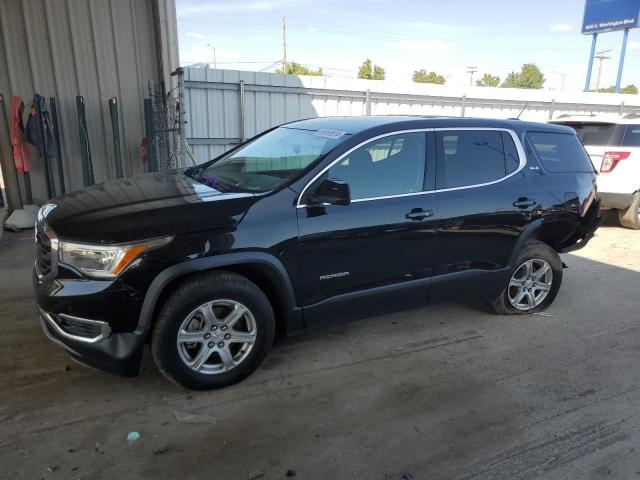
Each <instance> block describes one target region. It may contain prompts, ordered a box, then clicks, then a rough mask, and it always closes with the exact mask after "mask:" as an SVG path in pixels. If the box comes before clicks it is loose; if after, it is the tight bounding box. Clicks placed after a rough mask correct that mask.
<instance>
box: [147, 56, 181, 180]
mask: <svg viewBox="0 0 640 480" xmlns="http://www.w3.org/2000/svg"><path fill="white" fill-rule="evenodd" d="M171 76H176V77H177V79H178V82H177V86H176V87H174V88H172V89H171V90H169V91H167V90H166V87H165V84H164V82H161V83H160V84H159V85H157V84H154V83H153V82H149V85H148V90H149V92H148V94H149V96H148V98H146V99H145V100H144V107H145V108H144V110H145V129H146V139H147V145H146V147H147V151H146V154H147V155H146V158H147V164H148V165H147V169H148V170H149V171H150V172H158V171H160V172H163V171H167V170H171V169H174V168H181V167H186V166H187V156H188V152H187V150H188V146H187V142H186V131H185V126H186V118H185V108H184V72H183V69H182V68H178V69H177V70H176V71H174V72H172V73H171ZM143 156H144V155H143Z"/></svg>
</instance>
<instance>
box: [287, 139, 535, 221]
mask: <svg viewBox="0 0 640 480" xmlns="http://www.w3.org/2000/svg"><path fill="white" fill-rule="evenodd" d="M461 130H462V131H469V130H471V131H473V130H476V131H495V132H507V133H508V134H509V135H511V138H512V140H513V143H514V144H515V146H516V151H517V152H518V162H519V164H518V168H517V169H516V170H514V171H513V172H511V173H510V174H508V175H505V176H504V177H502V178H499V179H497V180H492V181H491V182H485V183H477V184H473V185H465V186H462V187H452V188H442V189H439V190H438V189H435V190H425V191H423V192H411V193H400V194H396V195H387V196H382V197H368V198H358V199H356V200H351V203H359V202H370V201H373V200H386V199H390V198H401V197H412V196H415V195H428V194H432V193H440V192H452V191H456V190H466V189H469V188H479V187H486V186H489V185H494V184H496V183H500V182H503V181H505V180H507V179H509V178H511V177H513V176H514V175H516V174H518V173H520V172H521V171H522V170H523V169H524V167H525V166H526V165H527V158H526V156H525V153H524V147H523V146H522V142H521V141H520V138H519V137H518V135H517V134H516V132H515V131H514V130H511V129H510V128H501V127H441V128H417V129H410V130H397V131H394V132H387V133H383V134H381V135H377V136H375V137H371V138H369V139H367V140H364V141H362V142H360V143H359V144H358V145H355V146H354V147H352V148H350V149H349V150H347V151H346V152H345V153H343V154H342V155H340V156H339V157H338V158H336V159H335V160H334V161H333V162H331V163H330V164H329V165H327V166H326V167H324V168H323V169H322V170H320V172H319V173H318V174H316V175H315V176H314V177H313V178H312V179H311V180H310V181H309V182H307V184H306V185H305V186H304V188H303V189H302V192H301V193H300V195H299V196H298V200H297V202H296V208H306V207H308V205H305V204H301V203H300V201H301V200H302V197H304V194H305V193H306V191H307V189H308V188H309V187H310V186H311V185H312V184H313V183H314V182H315V181H316V180H317V179H318V178H320V177H321V176H322V175H323V174H324V173H325V172H326V171H327V170H329V169H330V168H331V167H333V166H334V165H335V164H336V163H338V162H339V161H341V160H343V159H344V158H345V157H346V156H348V155H349V154H350V153H352V152H353V151H354V150H357V149H358V148H360V147H362V146H363V145H366V144H368V143H370V142H373V141H375V140H378V139H380V138H384V137H389V136H392V135H401V134H403V133H418V132H448V131H461Z"/></svg>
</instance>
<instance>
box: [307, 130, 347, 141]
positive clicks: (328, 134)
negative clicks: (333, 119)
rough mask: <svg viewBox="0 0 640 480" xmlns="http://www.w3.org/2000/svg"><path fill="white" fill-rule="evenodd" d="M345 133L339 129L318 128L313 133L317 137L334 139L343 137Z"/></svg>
mask: <svg viewBox="0 0 640 480" xmlns="http://www.w3.org/2000/svg"><path fill="white" fill-rule="evenodd" d="M346 134H347V132H342V131H340V130H318V131H317V132H316V133H314V135H316V136H318V137H325V138H333V139H334V140H335V139H336V138H340V137H343V136H344V135H346Z"/></svg>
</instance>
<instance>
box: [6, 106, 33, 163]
mask: <svg viewBox="0 0 640 480" xmlns="http://www.w3.org/2000/svg"><path fill="white" fill-rule="evenodd" d="M23 110H24V103H22V100H21V99H20V97H17V96H15V95H14V96H13V98H12V99H11V145H12V147H13V161H14V162H16V171H17V172H18V173H28V172H29V171H30V170H31V162H30V161H29V149H28V148H27V144H26V143H25V140H24V124H23V123H22V112H23Z"/></svg>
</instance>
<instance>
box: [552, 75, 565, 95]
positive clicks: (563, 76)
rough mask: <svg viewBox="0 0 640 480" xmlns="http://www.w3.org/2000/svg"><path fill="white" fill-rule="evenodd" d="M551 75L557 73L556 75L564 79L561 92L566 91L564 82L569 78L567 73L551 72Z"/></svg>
mask: <svg viewBox="0 0 640 480" xmlns="http://www.w3.org/2000/svg"><path fill="white" fill-rule="evenodd" d="M551 73H555V74H556V75H560V76H561V77H562V87H560V91H561V92H563V91H564V81H565V79H566V78H567V74H566V73H560V72H555V71H554V72H551Z"/></svg>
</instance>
